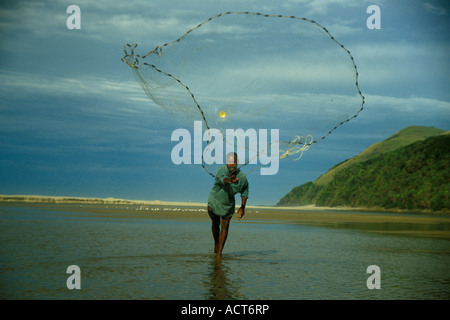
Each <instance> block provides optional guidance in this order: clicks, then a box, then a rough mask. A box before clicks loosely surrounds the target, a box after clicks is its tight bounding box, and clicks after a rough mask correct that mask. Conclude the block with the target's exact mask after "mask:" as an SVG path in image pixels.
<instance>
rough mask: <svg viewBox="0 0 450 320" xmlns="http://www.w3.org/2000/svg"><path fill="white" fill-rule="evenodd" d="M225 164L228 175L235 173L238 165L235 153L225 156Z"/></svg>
mask: <svg viewBox="0 0 450 320" xmlns="http://www.w3.org/2000/svg"><path fill="white" fill-rule="evenodd" d="M226 164H227V168H228V171H229V172H230V173H234V172H236V169H237V165H238V156H237V153H236V152H230V153H228V154H227V157H226Z"/></svg>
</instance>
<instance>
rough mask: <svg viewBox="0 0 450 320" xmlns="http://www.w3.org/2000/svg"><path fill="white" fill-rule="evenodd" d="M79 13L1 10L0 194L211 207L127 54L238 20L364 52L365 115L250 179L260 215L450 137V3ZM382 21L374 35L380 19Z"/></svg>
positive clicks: (360, 57)
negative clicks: (320, 181)
mask: <svg viewBox="0 0 450 320" xmlns="http://www.w3.org/2000/svg"><path fill="white" fill-rule="evenodd" d="M71 4H75V3H72V1H10V2H5V1H3V2H2V3H1V4H0V21H1V22H0V39H1V40H0V41H1V45H0V79H1V82H2V86H1V88H0V97H1V100H0V194H35V195H55V196H80V197H83V196H85V197H116V198H128V199H140V200H165V201H193V202H205V201H206V199H207V195H208V192H209V189H210V187H211V185H212V178H211V177H210V176H209V175H207V174H206V173H205V172H204V171H203V169H202V168H201V166H199V165H197V166H194V165H191V166H186V165H180V166H176V165H174V164H173V163H172V161H171V158H170V153H171V149H172V147H173V146H174V143H173V142H171V140H170V137H171V134H172V132H173V130H175V129H177V128H180V127H181V124H180V123H179V122H177V121H176V120H174V119H173V118H172V117H171V116H170V115H169V114H168V113H166V112H165V111H164V110H161V109H160V108H159V107H158V106H156V105H155V104H154V103H153V102H152V101H151V100H150V99H149V98H148V97H147V96H146V95H145V93H144V92H143V90H142V89H141V88H140V87H139V85H138V82H137V81H136V79H135V77H134V76H133V74H132V72H131V71H130V68H128V67H127V66H126V65H125V64H124V63H122V62H121V61H120V58H121V57H122V56H123V46H124V44H125V43H135V42H137V43H139V44H140V47H142V49H143V50H150V49H153V48H154V47H155V46H156V45H160V44H163V43H166V42H169V41H172V40H174V39H176V38H178V37H179V36H181V35H182V34H183V33H184V32H185V31H187V30H188V29H190V28H192V27H193V26H195V25H196V24H198V23H199V22H202V21H204V20H205V19H207V18H208V17H210V16H213V15H216V14H217V13H220V12H224V11H230V10H231V11H254V12H264V13H269V14H284V15H295V16H301V17H308V18H311V19H314V20H316V21H318V22H320V23H321V24H322V25H324V26H326V27H327V28H328V30H330V32H331V33H332V34H333V35H335V36H336V38H337V39H338V40H339V41H340V42H341V43H343V44H344V45H345V46H346V47H347V48H348V49H349V50H350V51H351V52H352V54H353V56H354V57H355V60H356V62H357V65H358V69H359V72H360V79H359V80H360V86H361V89H362V91H363V93H364V95H365V97H366V105H365V110H364V111H363V112H362V113H361V114H360V115H359V116H358V117H357V118H356V119H354V120H352V121H351V122H349V123H347V124H345V125H343V126H341V127H340V128H338V129H337V130H336V131H334V132H333V133H332V134H331V135H330V136H329V137H328V138H327V139H325V140H324V141H321V142H320V143H317V144H316V145H314V146H313V147H312V148H311V149H310V150H308V151H307V152H305V153H304V155H303V157H302V158H301V159H300V160H299V161H290V160H281V161H280V169H279V172H278V173H277V174H276V175H273V176H261V175H259V174H258V173H254V174H250V175H249V177H248V179H249V181H250V188H251V189H250V190H251V193H250V199H249V204H253V205H257V204H275V203H277V202H278V200H279V199H280V198H281V197H282V196H283V195H285V194H286V193H287V192H289V191H290V190H291V189H292V187H294V186H297V185H300V184H302V183H305V182H307V181H312V180H315V179H316V178H317V177H318V176H319V175H320V174H323V173H325V172H326V170H327V169H328V168H330V167H331V166H333V165H335V164H337V163H339V162H341V161H343V160H345V159H348V158H350V157H352V156H355V155H357V154H358V153H360V152H362V151H363V150H364V149H365V148H367V147H368V146H369V145H371V144H373V143H375V142H378V141H380V140H383V139H386V138H388V137H389V136H391V135H392V134H394V133H395V132H397V131H398V130H401V129H402V128H404V127H406V126H409V125H423V126H433V127H436V128H440V129H444V130H449V127H450V126H449V124H450V94H449V90H448V89H449V87H448V86H449V74H450V72H449V71H450V68H449V49H450V47H449V45H450V42H449V31H448V30H450V29H449V27H450V26H449V17H448V15H449V10H450V8H449V5H448V4H447V1H431V0H430V1H357V0H354V1H353V0H330V1H306V0H304V1H303V0H297V1H294V0H291V1H268V0H266V1H206V0H203V1H194V0H193V1H170V0H169V1H95V2H92V1H77V3H76V4H77V5H78V6H79V7H80V9H81V29H80V30H68V29H67V27H66V20H67V18H68V17H69V14H67V13H66V8H67V7H68V6H69V5H71ZM372 4H376V5H378V6H379V7H380V9H381V29H380V30H369V29H368V28H367V27H366V20H367V18H368V17H369V14H367V13H366V8H367V7H368V6H369V5H372Z"/></svg>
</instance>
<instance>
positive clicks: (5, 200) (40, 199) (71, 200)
mask: <svg viewBox="0 0 450 320" xmlns="http://www.w3.org/2000/svg"><path fill="white" fill-rule="evenodd" d="M12 203H24V204H80V205H83V204H97V205H134V206H169V207H176V206H178V207H206V205H207V204H206V202H205V203H201V202H176V201H161V200H128V199H120V198H112V197H109V198H88V197H68V196H42V195H1V194H0V205H2V204H12ZM247 208H248V209H260V210H276V211H299V212H305V211H308V212H324V211H346V212H349V211H351V212H367V213H370V212H376V213H398V214H401V213H405V214H407V213H413V214H431V215H436V216H440V215H450V211H431V210H416V211H413V210H404V209H385V208H365V207H345V206H340V207H320V206H316V205H304V206H276V205H274V206H269V205H267V206H265V205H247Z"/></svg>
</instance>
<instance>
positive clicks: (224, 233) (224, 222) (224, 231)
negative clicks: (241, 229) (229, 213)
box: [215, 217, 231, 259]
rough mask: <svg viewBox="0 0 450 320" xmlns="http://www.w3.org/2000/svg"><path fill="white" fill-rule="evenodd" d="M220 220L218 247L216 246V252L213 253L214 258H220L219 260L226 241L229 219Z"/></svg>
mask: <svg viewBox="0 0 450 320" xmlns="http://www.w3.org/2000/svg"><path fill="white" fill-rule="evenodd" d="M221 220H222V223H221V230H220V235H219V241H218V246H217V252H215V253H216V258H220V259H221V258H222V250H223V247H224V246H225V242H226V241H227V237H228V228H229V226H230V220H231V217H228V218H222V219H221Z"/></svg>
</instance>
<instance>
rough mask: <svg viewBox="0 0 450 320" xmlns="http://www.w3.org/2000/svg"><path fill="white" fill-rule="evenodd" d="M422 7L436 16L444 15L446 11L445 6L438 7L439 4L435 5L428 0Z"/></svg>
mask: <svg viewBox="0 0 450 320" xmlns="http://www.w3.org/2000/svg"><path fill="white" fill-rule="evenodd" d="M423 7H424V8H425V10H426V11H427V12H429V13H431V14H433V15H436V16H446V15H447V13H448V11H447V9H446V8H443V7H439V6H435V5H434V4H432V3H429V2H425V3H424V4H423Z"/></svg>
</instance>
